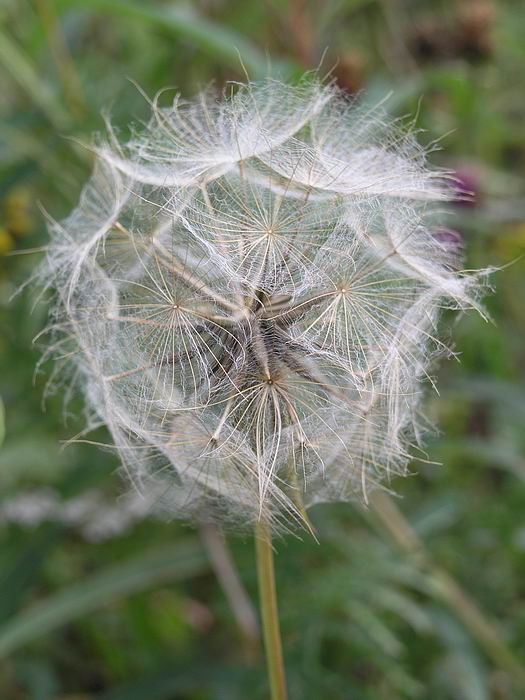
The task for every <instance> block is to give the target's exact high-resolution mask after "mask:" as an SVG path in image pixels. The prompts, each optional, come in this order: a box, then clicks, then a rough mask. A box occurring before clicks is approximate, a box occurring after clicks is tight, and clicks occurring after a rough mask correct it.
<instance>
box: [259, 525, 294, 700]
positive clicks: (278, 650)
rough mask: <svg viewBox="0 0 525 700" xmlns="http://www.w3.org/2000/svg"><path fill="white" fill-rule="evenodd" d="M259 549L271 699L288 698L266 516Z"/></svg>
mask: <svg viewBox="0 0 525 700" xmlns="http://www.w3.org/2000/svg"><path fill="white" fill-rule="evenodd" d="M255 547H256V553H257V579H258V582H259V600H260V605H261V617H262V626H263V636H264V647H265V650H266V665H267V668H268V676H269V679H270V690H271V700H286V698H287V693H286V679H285V674H284V663H283V650H282V644H281V633H280V630H279V611H278V609H277V594H276V591H275V570H274V565H273V549H272V528H271V525H270V523H269V522H268V520H267V519H266V518H265V517H264V515H263V516H261V519H260V520H259V522H258V523H257V526H256V530H255Z"/></svg>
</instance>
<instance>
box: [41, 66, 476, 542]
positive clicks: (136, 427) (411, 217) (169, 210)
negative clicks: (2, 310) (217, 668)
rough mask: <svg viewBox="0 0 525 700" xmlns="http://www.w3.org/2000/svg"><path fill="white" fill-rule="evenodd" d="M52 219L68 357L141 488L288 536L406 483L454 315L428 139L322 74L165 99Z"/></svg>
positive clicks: (453, 256)
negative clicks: (312, 516) (334, 509)
mask: <svg viewBox="0 0 525 700" xmlns="http://www.w3.org/2000/svg"><path fill="white" fill-rule="evenodd" d="M151 107H152V117H151V120H150V122H149V123H148V124H147V125H146V126H145V127H144V128H143V129H142V130H141V131H138V132H137V133H136V134H135V135H134V136H133V138H132V139H131V140H130V141H129V142H128V143H127V144H123V145H121V144H119V143H118V140H117V138H116V136H115V134H114V133H113V131H112V130H111V128H110V130H109V138H108V139H107V140H106V141H105V142H104V143H100V142H99V143H98V144H97V146H96V147H95V151H96V153H97V163H96V167H95V170H94V173H93V176H92V178H91V180H90V182H89V183H88V184H87V185H86V186H85V188H84V191H83V193H82V196H81V198H80V202H79V205H78V207H77V208H76V209H75V210H74V211H73V212H72V214H71V215H70V216H69V217H68V218H67V219H65V220H64V221H62V222H53V223H52V224H51V225H50V235H51V241H50V244H49V247H48V253H47V256H46V259H45V261H44V262H43V263H42V265H41V267H40V269H39V271H38V273H37V277H38V278H39V279H40V280H43V281H45V284H46V285H49V286H52V287H54V289H55V292H56V293H55V302H54V307H53V311H52V318H53V322H52V324H51V325H50V328H49V335H50V338H51V340H50V341H49V350H48V352H49V353H51V354H53V355H55V356H56V357H58V358H61V359H62V360H64V361H65V362H67V363H68V364H70V365H71V367H72V368H73V370H74V379H75V382H76V384H77V385H78V386H79V387H80V388H81V390H82V392H83V393H84V395H85V397H86V401H87V404H88V406H89V410H90V411H91V413H92V415H93V416H95V417H96V420H97V421H98V422H101V423H105V424H106V425H107V426H108V428H109V430H110V432H111V434H112V438H113V441H114V445H115V447H116V449H117V450H118V453H119V455H120V457H121V459H122V464H123V468H124V471H125V473H126V474H127V477H128V478H129V480H130V481H131V483H132V484H133V485H134V486H136V488H138V489H139V490H143V491H144V492H146V493H147V494H148V495H149V496H150V495H151V494H152V493H154V494H156V500H157V501H158V503H159V506H160V507H161V508H163V509H164V510H165V511H166V512H167V513H169V514H171V515H173V516H175V517H181V518H188V519H195V518H205V519H217V520H221V521H226V522H229V523H232V524H234V525H235V526H237V527H251V526H253V524H254V523H255V522H256V521H257V520H258V519H259V518H260V517H261V515H263V514H264V515H265V517H267V518H269V519H271V521H272V523H273V525H274V528H276V529H279V528H280V529H293V528H294V527H296V526H302V525H303V526H304V525H305V523H307V518H306V510H305V509H306V508H308V506H310V505H312V504H315V503H319V502H323V501H335V500H356V499H357V500H362V501H366V499H367V493H368V492H369V491H370V489H372V488H375V487H377V486H381V485H382V484H388V483H389V481H390V479H391V478H392V477H393V476H395V475H398V474H404V473H405V472H406V467H407V464H408V461H409V459H410V453H411V448H412V447H413V446H414V445H418V444H419V440H420V435H421V433H422V432H423V431H424V427H425V422H424V419H422V418H421V408H420V404H421V396H422V391H423V389H424V383H425V381H427V380H429V379H430V381H432V379H431V377H430V376H429V372H430V367H431V364H432V363H433V361H434V358H435V357H436V356H437V355H439V354H440V353H442V352H443V351H447V348H446V346H445V345H444V344H443V342H442V341H441V340H440V339H439V337H438V334H439V328H438V321H439V317H440V312H441V310H442V309H444V308H452V309H466V308H476V309H479V308H480V307H479V303H478V299H477V297H478V292H479V289H480V288H481V285H480V276H481V275H480V274H477V273H472V272H467V271H464V270H462V269H461V268H460V267H459V266H460V264H461V259H460V256H459V255H458V252H457V250H454V251H452V252H451V251H450V250H449V248H447V246H445V245H442V244H441V243H440V240H439V237H437V236H436V235H435V231H436V230H438V229H439V227H440V226H441V228H442V226H443V222H442V219H443V214H442V213H441V212H442V209H443V202H446V200H447V199H449V198H450V194H449V188H448V185H447V177H446V174H445V173H443V172H439V171H435V170H431V169H429V168H428V167H427V166H426V164H425V155H426V154H425V150H424V149H423V148H422V147H421V146H419V145H418V143H417V141H416V139H415V137H414V134H413V133H412V132H411V130H410V129H404V128H402V126H401V125H400V124H399V123H393V122H391V121H389V120H388V119H387V118H386V116H385V114H384V112H383V111H382V109H381V107H376V108H365V107H362V106H360V105H359V104H358V103H357V102H356V101H351V100H349V99H348V98H346V97H345V96H343V94H342V93H341V92H340V91H338V90H337V89H336V88H335V87H333V86H330V85H323V84H322V83H320V82H318V81H316V80H314V79H312V78H311V77H309V78H308V79H305V80H304V81H303V82H302V83H301V84H300V85H298V86H290V85H286V84H284V83H281V82H278V81H276V80H273V79H267V80H266V81H262V82H260V83H249V84H246V85H235V86H233V88H232V89H231V90H230V91H229V93H228V94H225V95H223V96H222V99H220V98H219V97H218V96H217V95H215V94H213V93H212V92H211V91H208V92H206V93H203V94H201V95H199V96H198V97H196V98H195V99H194V100H192V101H187V102H186V101H183V100H181V99H180V98H179V97H176V98H175V100H174V101H173V103H172V105H170V106H169V107H162V106H160V104H159V101H158V100H157V99H155V100H154V101H153V102H152V104H151Z"/></svg>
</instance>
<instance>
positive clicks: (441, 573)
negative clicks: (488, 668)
mask: <svg viewBox="0 0 525 700" xmlns="http://www.w3.org/2000/svg"><path fill="white" fill-rule="evenodd" d="M371 500H372V506H373V508H374V511H375V513H376V514H377V515H378V516H379V519H380V521H381V522H382V523H383V524H384V525H386V527H387V529H388V531H389V533H390V535H391V537H392V538H393V540H394V541H395V542H396V544H397V545H398V546H399V547H400V549H402V550H403V551H404V552H406V553H407V554H409V555H411V556H412V557H414V560H415V561H416V562H417V564H418V565H419V567H420V568H421V569H422V570H424V571H427V572H428V573H429V574H430V576H431V579H432V582H433V584H434V587H435V592H436V593H437V595H438V596H439V597H440V598H441V599H442V600H444V601H445V602H446V603H447V604H448V605H449V606H450V608H451V609H452V610H454V612H455V613H456V615H457V616H458V618H459V619H461V620H462V621H463V624H464V625H465V626H466V627H467V629H469V630H470V632H471V634H472V636H473V637H474V638H475V639H477V641H478V643H479V644H480V646H482V647H483V649H484V650H485V652H486V653H487V655H488V656H489V657H490V658H491V659H492V660H493V661H494V662H495V663H496V664H497V665H499V666H500V667H501V668H503V669H506V670H507V671H508V672H509V673H510V674H511V675H512V677H513V678H514V681H515V683H516V685H517V686H518V687H519V688H520V689H521V690H525V668H524V666H523V663H522V662H521V660H520V659H518V658H517V657H516V656H515V655H514V654H513V652H512V651H511V650H510V649H509V648H508V646H507V645H506V644H505V642H504V641H503V634H502V632H501V630H500V629H499V626H498V625H497V624H496V622H495V621H494V620H489V619H488V618H487V617H486V616H485V615H484V614H483V613H482V612H481V610H480V609H479V608H478V607H477V605H476V604H475V603H474V601H472V600H471V599H470V597H469V596H468V594H467V593H466V592H465V591H464V590H463V589H462V588H461V586H460V585H459V584H458V583H457V581H455V580H454V579H453V578H452V576H451V575H450V574H449V573H448V572H447V571H445V570H444V569H443V568H442V567H441V566H439V564H437V563H436V562H434V561H433V559H432V558H431V556H430V554H429V552H428V551H427V550H426V549H425V545H424V543H423V542H422V540H421V539H420V538H419V536H418V534H417V532H416V531H415V530H414V528H413V527H412V526H411V524H410V523H409V522H408V520H407V519H406V518H405V516H404V515H403V513H402V512H401V511H400V509H399V508H398V507H397V505H396V503H395V502H394V500H393V499H392V498H391V497H390V496H389V495H388V494H386V493H383V492H381V491H377V492H375V493H374V494H373V495H372V499H371Z"/></svg>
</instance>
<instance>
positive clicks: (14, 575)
mask: <svg viewBox="0 0 525 700" xmlns="http://www.w3.org/2000/svg"><path fill="white" fill-rule="evenodd" d="M61 530H62V525H61V524H59V523H49V524H47V525H45V526H44V527H42V528H40V529H39V530H38V532H37V533H36V534H35V535H34V536H33V537H31V539H30V541H29V542H28V543H27V544H25V545H23V546H22V547H21V548H20V550H18V548H17V549H16V551H15V552H14V555H13V556H12V557H9V555H6V556H5V557H4V561H3V563H2V572H1V579H0V621H1V622H3V621H4V620H6V619H7V618H8V617H9V615H12V614H13V612H14V611H15V610H16V609H17V608H18V607H19V606H20V605H21V603H22V601H23V599H24V597H25V595H26V592H27V589H28V587H29V585H30V584H31V583H32V582H33V581H34V580H35V578H37V577H38V576H39V575H40V570H41V567H42V563H43V562H44V560H45V557H46V556H47V554H48V552H49V550H50V549H51V548H52V547H53V546H54V545H55V543H56V541H57V538H58V536H59V534H60V532H61ZM0 629H1V628H0Z"/></svg>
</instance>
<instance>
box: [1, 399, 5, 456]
mask: <svg viewBox="0 0 525 700" xmlns="http://www.w3.org/2000/svg"><path fill="white" fill-rule="evenodd" d="M4 440H5V408H4V402H3V401H2V397H1V396H0V447H2V443H3V442H4Z"/></svg>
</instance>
